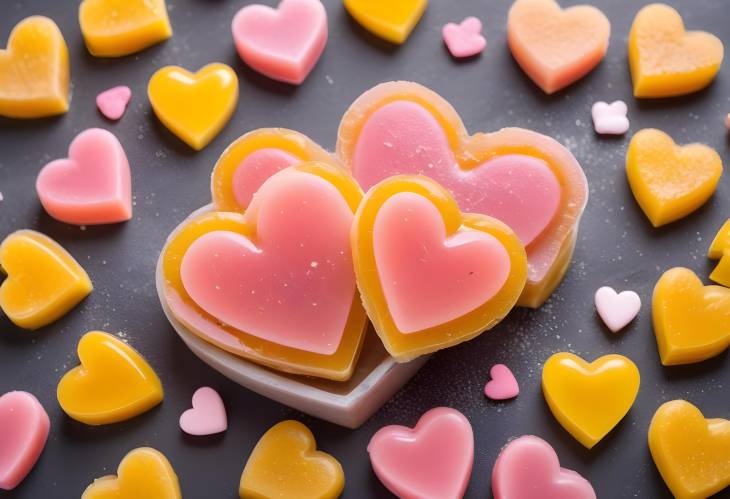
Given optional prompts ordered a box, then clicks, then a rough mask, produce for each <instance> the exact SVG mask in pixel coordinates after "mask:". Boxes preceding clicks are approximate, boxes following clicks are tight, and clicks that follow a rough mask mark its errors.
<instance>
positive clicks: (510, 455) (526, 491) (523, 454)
mask: <svg viewBox="0 0 730 499" xmlns="http://www.w3.org/2000/svg"><path fill="white" fill-rule="evenodd" d="M492 493H493V494H494V499H516V498H517V499H596V493H595V491H594V490H593V487H592V486H591V484H590V483H589V482H588V480H586V479H585V478H583V477H582V476H580V475H579V474H578V473H576V472H575V471H571V470H566V469H564V468H561V467H560V462H559V461H558V455H557V454H556V453H555V450H553V448H552V447H551V446H550V444H548V443H547V442H545V441H544V440H542V439H540V438H538V437H534V436H532V435H526V436H523V437H520V438H518V439H516V440H512V441H511V442H510V443H508V444H507V445H506V446H505V447H504V449H502V452H500V453H499V457H497V462H495V463H494V469H493V470H492Z"/></svg>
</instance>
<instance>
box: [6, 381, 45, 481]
mask: <svg viewBox="0 0 730 499" xmlns="http://www.w3.org/2000/svg"><path fill="white" fill-rule="evenodd" d="M50 426H51V422H50V420H49V419H48V414H47V413H46V411H45V409H43V406H42V405H41V403H40V402H38V399H37V398H35V397H34V396H33V395H31V394H30V393H28V392H8V393H6V394H4V395H3V396H0V489H2V490H12V489H14V488H15V487H17V486H18V485H19V484H20V482H22V481H23V479H24V478H25V477H26V476H27V475H28V473H30V470H32V469H33V466H35V463H36V461H38V458H39V457H40V455H41V453H42V452H43V448H44V447H45V446H46V440H47V439H48V430H49V429H50Z"/></svg>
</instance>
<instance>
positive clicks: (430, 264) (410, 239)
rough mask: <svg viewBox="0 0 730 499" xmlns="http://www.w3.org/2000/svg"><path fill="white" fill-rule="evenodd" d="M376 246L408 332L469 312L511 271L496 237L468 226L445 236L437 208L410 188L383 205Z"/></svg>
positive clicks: (386, 289)
mask: <svg viewBox="0 0 730 499" xmlns="http://www.w3.org/2000/svg"><path fill="white" fill-rule="evenodd" d="M373 247H374V252H375V261H376V263H377V269H378V274H379V276H380V282H381V283H382V286H383V294H384V295H385V300H386V301H387V302H388V309H389V310H390V313H391V315H392V317H393V322H395V325H396V326H397V327H398V330H399V331H400V332H401V333H404V334H410V333H416V332H418V331H423V330H425V329H428V328H430V327H434V326H437V325H439V324H445V323H447V322H449V321H451V320H453V319H456V318H458V317H461V316H463V315H466V314H467V313H469V312H471V311H472V310H474V309H476V308H478V307H479V306H480V305H482V304H483V303H486V302H487V301H489V300H490V299H491V298H492V297H493V296H494V295H495V294H497V292H499V290H500V289H502V286H503V285H504V283H505V281H506V280H507V278H508V277H509V273H510V258H509V254H508V253H507V250H506V249H505V247H504V246H503V245H502V243H501V242H500V241H499V240H498V239H497V238H496V237H494V236H492V235H491V234H486V233H484V232H480V231H475V230H471V231H467V230H464V231H459V232H457V233H456V234H454V235H453V236H451V237H449V238H448V239H447V238H446V226H445V225H444V221H443V218H442V216H441V213H440V212H439V210H438V208H436V206H435V205H434V204H433V203H431V201H429V200H428V199H426V198H425V197H423V196H421V195H418V194H415V193H412V192H401V193H398V194H395V195H393V196H391V197H390V198H389V199H388V200H387V201H385V203H383V205H382V206H381V207H380V210H379V211H378V215H377V217H376V219H375V224H374V226H373ZM414 255H415V256H414ZM424 255H425V256H424Z"/></svg>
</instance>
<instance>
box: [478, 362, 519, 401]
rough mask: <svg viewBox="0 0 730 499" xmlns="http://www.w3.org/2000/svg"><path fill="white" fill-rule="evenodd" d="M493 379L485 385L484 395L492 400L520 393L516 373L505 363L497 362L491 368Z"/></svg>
mask: <svg viewBox="0 0 730 499" xmlns="http://www.w3.org/2000/svg"><path fill="white" fill-rule="evenodd" d="M489 376H491V378H492V379H491V380H489V382H488V383H487V384H486V385H485V386H484V395H486V396H487V397H489V398H490V399H492V400H506V399H511V398H515V397H516V396H517V395H519V394H520V386H519V385H518V384H517V379H515V375H514V374H512V371H510V369H509V367H507V366H505V365H504V364H495V365H494V366H492V368H491V369H490V370H489Z"/></svg>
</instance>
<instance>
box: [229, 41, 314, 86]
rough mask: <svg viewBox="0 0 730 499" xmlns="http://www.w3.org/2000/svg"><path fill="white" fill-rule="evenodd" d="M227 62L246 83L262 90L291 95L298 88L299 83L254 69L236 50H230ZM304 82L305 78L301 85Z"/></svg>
mask: <svg viewBox="0 0 730 499" xmlns="http://www.w3.org/2000/svg"><path fill="white" fill-rule="evenodd" d="M227 64H228V65H229V66H231V67H232V68H233V69H234V70H235V71H236V74H238V75H239V76H240V77H241V78H242V79H244V80H245V81H246V82H247V83H250V84H251V85H253V86H254V87H256V88H257V89H259V90H261V91H263V92H267V93H272V94H276V95H283V96H287V97H293V96H294V95H295V94H296V92H297V90H298V89H299V85H293V84H291V83H285V82H283V81H278V80H274V79H272V78H269V77H268V76H266V75H263V74H261V73H259V72H258V71H256V70H254V69H253V68H251V66H249V65H248V64H246V63H245V62H243V60H242V59H241V57H240V56H239V55H238V52H236V51H235V50H232V51H231V52H230V55H229V57H228V62H227ZM316 69H317V67H316V66H315V67H314V68H313V69H312V73H314V71H316ZM312 73H310V75H309V76H311V74H312ZM309 76H307V79H309ZM305 83H306V80H305V81H304V82H302V85H303V84H305Z"/></svg>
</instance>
